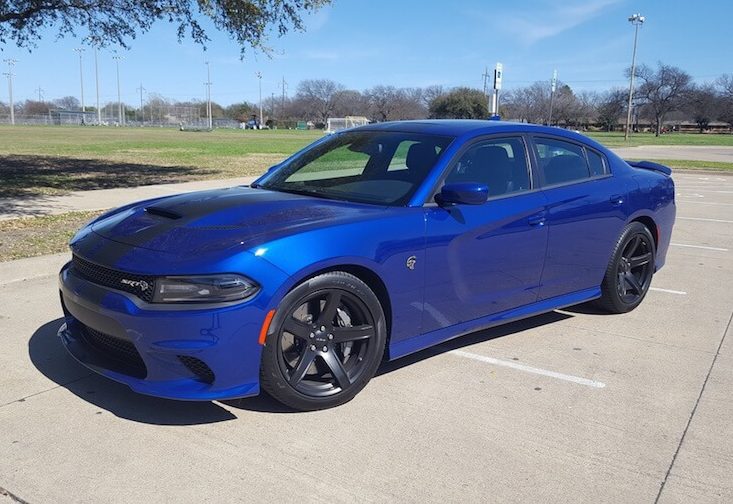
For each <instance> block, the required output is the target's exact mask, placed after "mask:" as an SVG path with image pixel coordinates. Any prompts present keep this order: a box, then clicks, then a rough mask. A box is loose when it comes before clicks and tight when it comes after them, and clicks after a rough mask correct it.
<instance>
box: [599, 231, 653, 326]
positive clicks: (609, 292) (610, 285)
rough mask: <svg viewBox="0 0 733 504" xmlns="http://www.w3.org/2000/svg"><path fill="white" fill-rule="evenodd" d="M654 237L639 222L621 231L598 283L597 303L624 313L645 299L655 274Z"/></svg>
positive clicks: (602, 306)
mask: <svg viewBox="0 0 733 504" xmlns="http://www.w3.org/2000/svg"><path fill="white" fill-rule="evenodd" d="M656 253H657V250H656V246H655V243H654V238H653V237H652V234H651V232H650V231H649V229H648V228H647V227H646V226H645V225H644V224H642V223H641V222H631V223H629V224H628V225H627V226H626V227H625V228H624V230H623V231H622V232H621V236H619V238H618V241H617V242H616V245H615V247H614V249H613V254H612V255H611V260H610V262H609V263H608V267H607V268H606V274H605V276H604V277H603V283H602V284H601V298H600V299H599V300H598V304H599V305H600V307H601V308H603V309H604V310H606V311H608V312H610V313H627V312H630V311H631V310H633V309H634V308H636V307H637V306H639V304H641V302H642V301H643V300H644V297H645V296H646V293H647V292H649V286H650V285H651V283H652V277H653V275H654V258H655V257H656Z"/></svg>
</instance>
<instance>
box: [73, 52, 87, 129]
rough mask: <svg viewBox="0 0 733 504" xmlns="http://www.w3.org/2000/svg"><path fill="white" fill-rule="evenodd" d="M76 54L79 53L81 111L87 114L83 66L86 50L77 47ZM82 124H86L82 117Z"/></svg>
mask: <svg viewBox="0 0 733 504" xmlns="http://www.w3.org/2000/svg"><path fill="white" fill-rule="evenodd" d="M74 52H77V53H79V85H80V86H81V111H82V112H86V111H87V109H86V107H85V106H84V71H83V64H82V54H84V48H83V47H77V48H75V49H74ZM82 122H84V116H82Z"/></svg>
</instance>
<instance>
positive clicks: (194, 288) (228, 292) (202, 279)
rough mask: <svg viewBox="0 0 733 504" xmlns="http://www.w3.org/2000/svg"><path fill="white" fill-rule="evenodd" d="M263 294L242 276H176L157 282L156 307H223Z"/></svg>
mask: <svg viewBox="0 0 733 504" xmlns="http://www.w3.org/2000/svg"><path fill="white" fill-rule="evenodd" d="M259 290H260V287H259V286H258V285H257V284H256V283H255V282H253V281H252V280H250V279H248V278H245V277H243V276H241V275H234V274H226V275H206V276H174V277H162V278H158V279H157V280H156V282H155V295H154V296H153V302H154V303H222V302H227V301H240V300H242V299H247V298H250V297H252V296H254V295H255V294H257V292H258V291H259Z"/></svg>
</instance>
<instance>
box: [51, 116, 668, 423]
mask: <svg viewBox="0 0 733 504" xmlns="http://www.w3.org/2000/svg"><path fill="white" fill-rule="evenodd" d="M674 220H675V202H674V184H673V182H672V179H671V177H670V170H669V169H668V168H667V167H665V166H661V165H658V164H654V163H648V162H640V163H627V162H625V161H624V160H622V159H620V158H619V157H617V156H616V155H615V154H613V153H612V152H610V151H609V150H607V149H606V148H604V147H603V146H601V145H599V144H598V143H596V142H594V141H593V140H590V139H588V138H586V137H584V136H582V135H579V134H576V133H572V132H569V131H564V130H560V129H557V128H547V127H542V126H534V125H528V124H512V123H502V122H491V121H414V122H394V123H383V124H375V125H369V126H364V127H360V128H355V129H351V130H346V131H343V132H340V133H337V134H334V135H330V136H327V137H324V138H322V139H320V140H318V141H316V142H315V143H313V144H312V145H310V146H309V147H307V148H305V149H303V150H302V151H300V152H297V153H296V154H294V155H293V156H291V157H290V158H288V159H286V160H285V161H283V162H282V163H280V164H279V165H277V166H274V167H272V168H271V169H270V170H268V171H267V173H265V174H264V175H263V176H262V177H260V178H259V179H258V180H257V181H255V182H254V183H253V184H252V185H250V186H249V187H246V186H243V187H231V188H226V189H220V190H213V191H202V192H195V193H190V194H182V195H177V196H166V197H162V198H156V199H151V200H147V201H142V202H138V203H134V204H131V205H127V206H124V207H121V208H118V209H115V210H112V211H110V212H107V213H106V214H104V215H102V216H100V217H98V218H97V219H95V220H93V221H92V222H90V223H89V224H87V225H86V226H85V227H84V228H83V229H81V230H80V231H79V233H78V234H77V235H76V236H75V237H74V238H73V239H72V241H71V244H70V246H71V250H72V260H71V261H70V262H69V263H68V264H66V265H65V266H64V267H63V269H62V270H61V273H60V290H61V304H62V306H63V310H64V315H65V323H64V324H63V326H62V327H61V328H60V330H59V336H60V337H61V340H62V341H63V343H64V345H65V346H66V348H67V349H68V350H69V352H70V353H71V354H72V355H73V356H74V357H75V358H76V359H77V360H79V361H80V362H81V363H82V364H84V365H85V366H87V367H89V368H91V369H93V370H94V371H97V372H98V373H100V374H102V375H104V376H107V377H109V378H111V379H113V380H117V381H119V382H122V383H124V384H127V385H128V386H129V387H131V388H132V389H133V390H135V391H137V392H141V393H144V394H150V395H155V396H160V397H167V398H173V399H185V400H213V399H225V398H235V397H247V396H253V395H256V394H258V393H259V392H260V389H261V388H262V389H264V390H265V391H267V392H268V393H269V394H270V395H271V396H272V397H274V398H276V399H277V400H279V401H281V402H282V403H285V404H286V405H289V406H290V407H292V408H295V409H300V410H313V409H320V408H327V407H331V406H335V405H338V404H342V403H344V402H346V401H349V400H350V399H352V398H353V397H354V396H355V395H356V394H357V393H358V392H359V391H360V390H361V389H362V388H363V387H364V386H365V385H366V384H367V382H368V381H369V380H370V379H371V377H372V376H373V375H374V373H375V372H376V370H377V368H378V366H379V365H380V363H381V362H382V361H383V360H391V359H398V358H400V357H403V356H405V355H407V354H410V353H413V352H417V351H419V350H421V349H424V348H427V347H429V346H431V345H435V344H437V343H440V342H443V341H446V340H448V339H451V338H455V337H457V336H460V335H463V334H466V333H469V332H472V331H476V330H479V329H483V328H487V327H490V326H494V325H497V324H502V323H506V322H508V321H512V320H516V319H520V318H524V317H530V316H533V315H537V314H539V313H543V312H547V311H550V310H554V309H556V308H561V307H566V306H570V305H574V304H578V303H584V302H587V301H591V300H596V302H597V303H598V304H600V306H601V307H602V308H604V309H605V310H606V311H609V312H612V313H623V312H627V311H629V310H633V309H634V308H635V307H636V306H638V305H639V303H641V301H642V300H643V299H644V296H645V295H646V293H647V291H648V290H649V285H650V283H651V281H652V275H653V274H654V272H655V271H657V270H658V269H659V268H661V267H662V266H663V264H664V260H665V256H666V253H667V248H668V246H669V240H670V235H671V233H672V226H673V224H674Z"/></svg>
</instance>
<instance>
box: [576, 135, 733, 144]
mask: <svg viewBox="0 0 733 504" xmlns="http://www.w3.org/2000/svg"><path fill="white" fill-rule="evenodd" d="M585 134H587V135H588V136H589V137H591V138H593V139H594V140H595V141H597V142H600V143H602V144H603V145H605V146H606V147H636V146H639V145H720V146H728V147H733V135H727V134H722V135H721V134H699V133H667V134H665V135H660V136H658V137H655V136H654V133H634V134H633V135H631V136H630V137H629V140H628V141H624V134H623V133H622V132H611V133H605V132H600V133H598V132H597V133H585Z"/></svg>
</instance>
